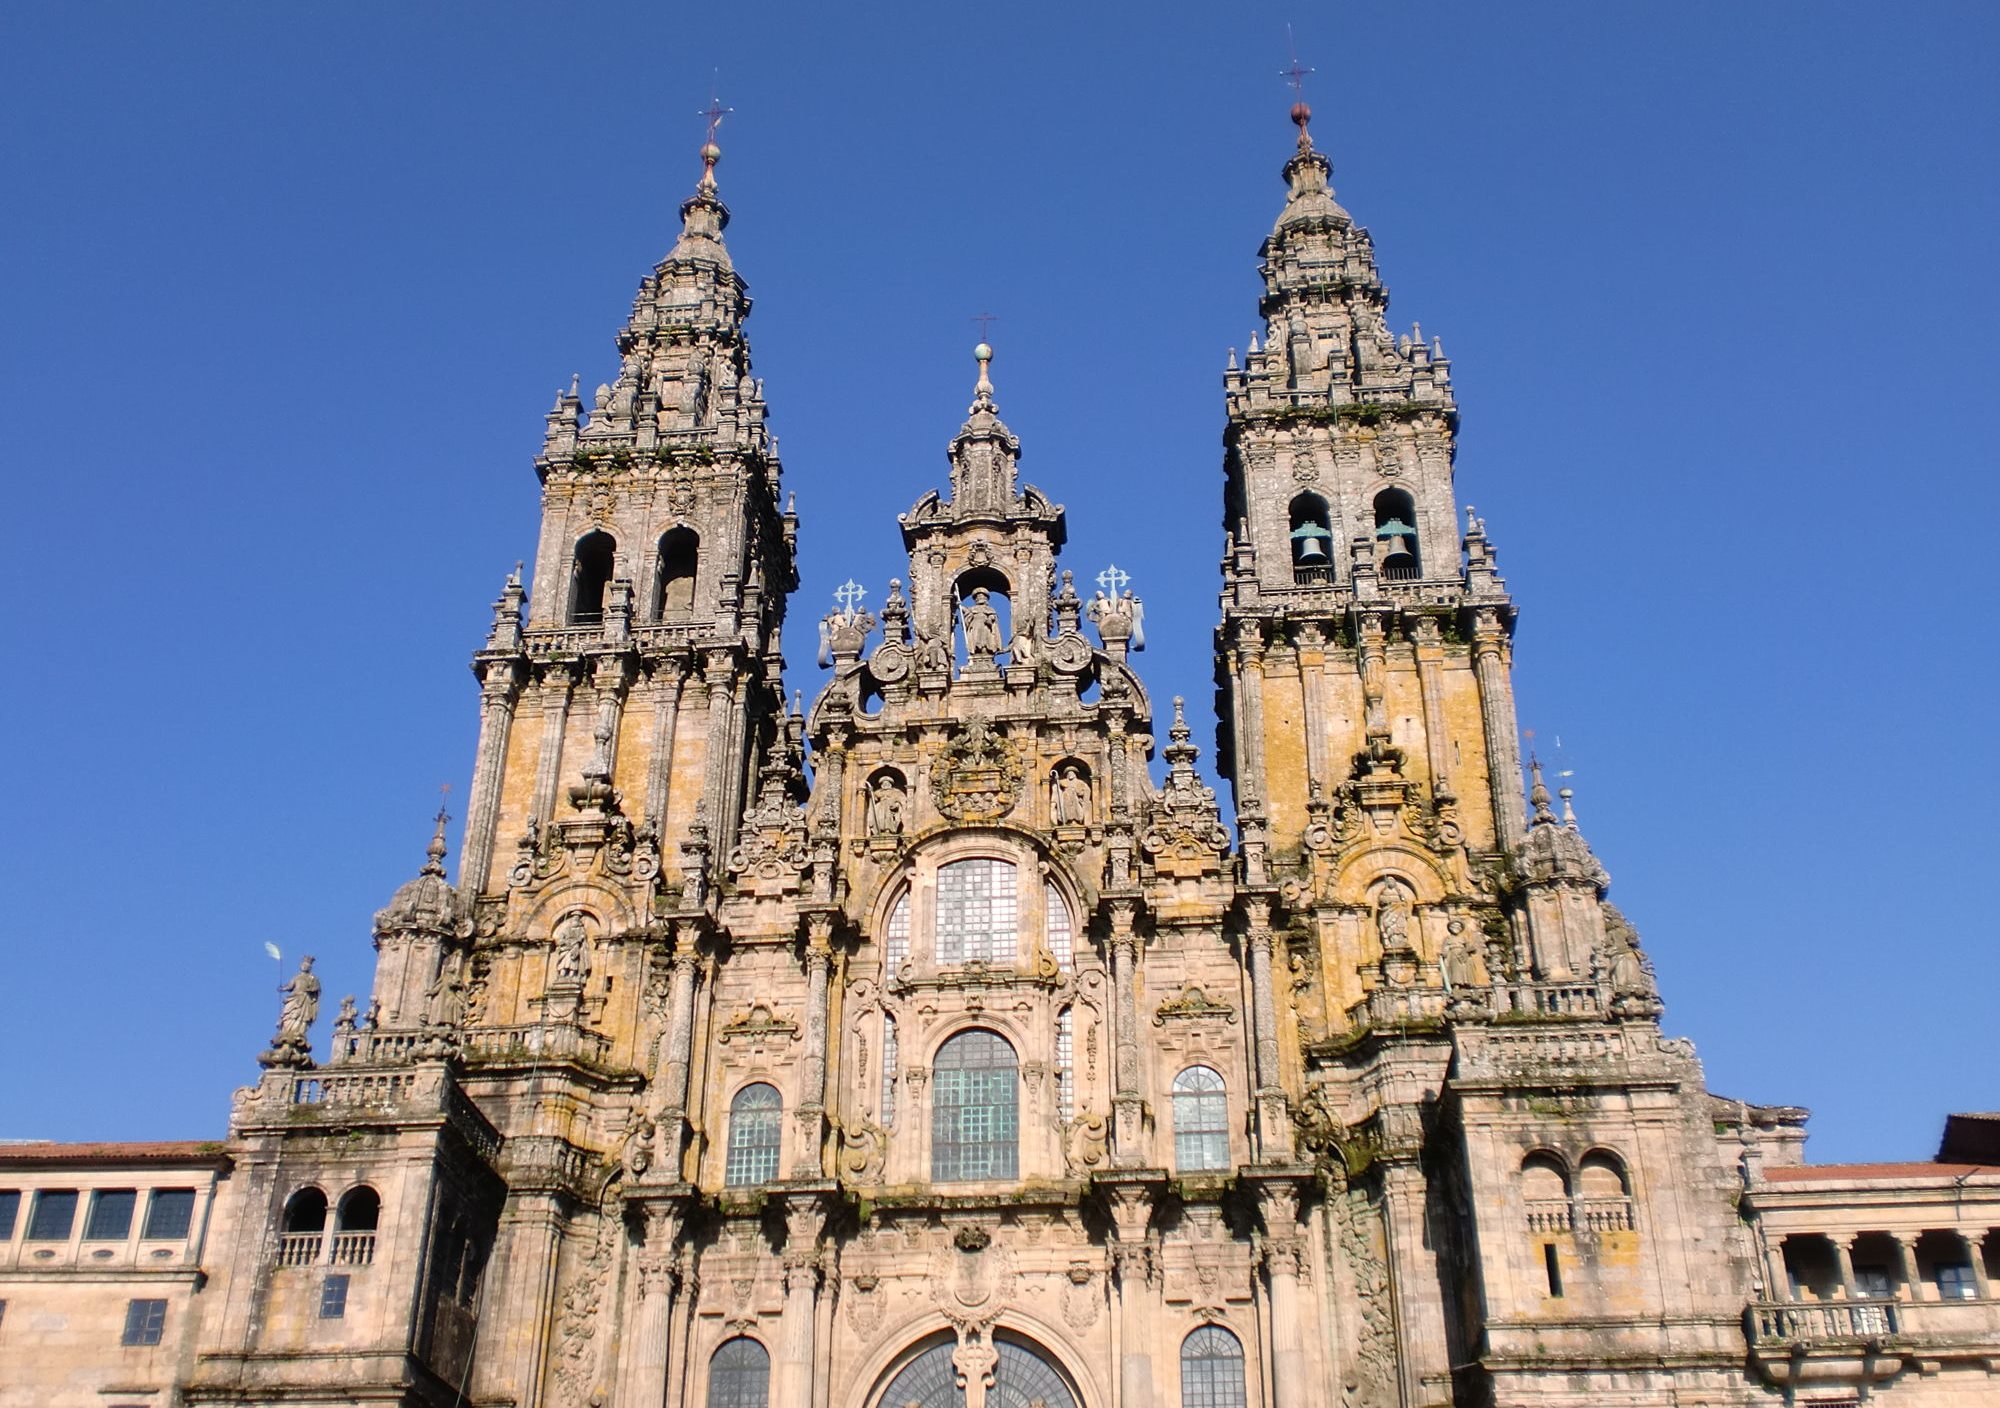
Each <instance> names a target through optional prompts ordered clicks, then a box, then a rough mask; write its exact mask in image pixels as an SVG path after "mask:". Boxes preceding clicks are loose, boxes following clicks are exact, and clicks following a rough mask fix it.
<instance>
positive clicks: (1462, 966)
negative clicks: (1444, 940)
mask: <svg viewBox="0 0 2000 1408" xmlns="http://www.w3.org/2000/svg"><path fill="white" fill-rule="evenodd" d="M1444 985H1445V986H1446V987H1447V988H1450V989H1451V990H1452V991H1453V992H1467V991H1470V990H1471V989H1472V988H1474V987H1476V986H1477V984H1476V983H1475V981H1474V979H1473V971H1472V950H1471V949H1469V948H1467V947H1466V946H1465V945H1464V944H1462V943H1459V942H1458V941H1457V940H1453V941H1452V943H1451V944H1450V946H1449V947H1447V948H1446V949H1445V951H1444Z"/></svg>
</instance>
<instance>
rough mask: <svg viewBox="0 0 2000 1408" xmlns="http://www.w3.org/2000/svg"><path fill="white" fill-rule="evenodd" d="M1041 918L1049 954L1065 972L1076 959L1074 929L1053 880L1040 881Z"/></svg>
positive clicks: (1065, 905)
mask: <svg viewBox="0 0 2000 1408" xmlns="http://www.w3.org/2000/svg"><path fill="white" fill-rule="evenodd" d="M1042 920H1043V928H1044V929H1046V930H1047V933H1048V944H1049V954H1050V956H1051V957H1053V958H1054V959H1055V961H1056V966H1057V967H1059V968H1061V969H1062V970H1063V972H1065V973H1067V972H1068V971H1069V970H1070V965H1071V964H1072V963H1074V962H1075V961H1076V931H1075V929H1074V927H1073V926H1072V925H1071V923H1070V918H1069V906H1068V905H1067V904H1065V903H1063V897H1062V891H1061V890H1058V889H1057V888H1056V882H1055V881H1053V880H1044V881H1043V882H1042Z"/></svg>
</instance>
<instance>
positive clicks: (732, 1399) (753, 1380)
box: [708, 1086, 771, 1408]
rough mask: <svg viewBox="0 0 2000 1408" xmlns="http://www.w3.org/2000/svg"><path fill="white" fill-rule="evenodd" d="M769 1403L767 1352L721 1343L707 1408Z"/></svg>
mask: <svg viewBox="0 0 2000 1408" xmlns="http://www.w3.org/2000/svg"><path fill="white" fill-rule="evenodd" d="M751 1088H752V1089H753V1090H754V1089H755V1088H756V1087H754V1086H753V1087H751ZM766 1088H767V1089H768V1087H766ZM770 1401H771V1355H770V1353H769V1351H767V1350H766V1349H765V1348H764V1346H763V1345H761V1344H759V1343H757V1341H755V1340H753V1339H751V1338H750V1337H749V1336H747V1335H739V1336H738V1337H737V1338H735V1339H733V1340H724V1341H723V1343H722V1347H721V1348H720V1349H718V1350H716V1351H715V1356H714V1357H713V1358H712V1359H710V1360H709V1361H708V1408H767V1405H768V1404H769V1403H770Z"/></svg>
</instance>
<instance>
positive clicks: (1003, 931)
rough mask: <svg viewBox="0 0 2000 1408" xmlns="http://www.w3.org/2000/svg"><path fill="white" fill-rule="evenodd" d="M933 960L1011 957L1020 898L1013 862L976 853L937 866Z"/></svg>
mask: <svg viewBox="0 0 2000 1408" xmlns="http://www.w3.org/2000/svg"><path fill="white" fill-rule="evenodd" d="M937 900H938V902H937V945H936V946H937V961H938V962H939V963H1011V962H1013V961H1014V957H1015V952H1016V938H1015V935H1016V933H1017V927H1016V926H1017V923H1018V914H1017V911H1018V909H1019V904H1018V901H1017V897H1016V895H1015V893H1014V867H1013V866H1012V865H1011V864H1009V863H1008V862H1006V861H1004V860H992V859H988V858H986V857H975V858H974V859H971V860H955V861H953V862H952V863H951V864H949V865H943V866H939V867H938V873H937Z"/></svg>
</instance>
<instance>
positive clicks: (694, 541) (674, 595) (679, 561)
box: [653, 528, 701, 621]
mask: <svg viewBox="0 0 2000 1408" xmlns="http://www.w3.org/2000/svg"><path fill="white" fill-rule="evenodd" d="M700 559H701V539H700V538H698V537H696V536H695V533H694V530H693V529H692V528H675V529H672V530H670V531H669V532H666V533H663V534H662V535H661V536H660V561H659V578H658V585H657V586H655V587H654V589H653V615H654V617H655V618H657V619H658V620H661V621H674V620H678V619H679V618H681V617H683V616H685V615H687V614H688V613H689V612H690V611H693V610H694V575H695V567H696V565H697V564H698V563H699V562H700Z"/></svg>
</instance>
